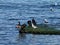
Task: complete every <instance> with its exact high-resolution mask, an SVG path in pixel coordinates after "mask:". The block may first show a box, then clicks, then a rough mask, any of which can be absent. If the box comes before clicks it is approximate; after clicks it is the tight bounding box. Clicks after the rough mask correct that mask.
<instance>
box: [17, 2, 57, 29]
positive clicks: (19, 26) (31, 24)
mask: <svg viewBox="0 0 60 45" xmlns="http://www.w3.org/2000/svg"><path fill="white" fill-rule="evenodd" d="M55 5H58V4H57V3H55ZM50 10H51V11H53V8H52V7H51V8H50ZM27 23H28V26H31V27H33V28H38V27H37V26H36V21H35V19H34V18H33V19H32V21H30V20H29V21H27ZM44 23H48V20H47V19H44ZM25 27H26V24H22V25H21V24H20V22H18V24H17V26H16V28H21V29H23V28H25Z"/></svg>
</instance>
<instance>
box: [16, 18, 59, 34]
mask: <svg viewBox="0 0 60 45" xmlns="http://www.w3.org/2000/svg"><path fill="white" fill-rule="evenodd" d="M27 23H28V25H27V26H26V24H23V25H20V22H19V24H18V26H17V28H19V29H20V30H19V33H31V34H43V35H45V34H49V35H52V34H54V35H60V30H57V29H55V28H52V27H49V26H48V25H47V24H38V25H37V24H36V22H35V20H34V19H32V21H28V22H27ZM45 23H48V22H47V20H46V19H45Z"/></svg>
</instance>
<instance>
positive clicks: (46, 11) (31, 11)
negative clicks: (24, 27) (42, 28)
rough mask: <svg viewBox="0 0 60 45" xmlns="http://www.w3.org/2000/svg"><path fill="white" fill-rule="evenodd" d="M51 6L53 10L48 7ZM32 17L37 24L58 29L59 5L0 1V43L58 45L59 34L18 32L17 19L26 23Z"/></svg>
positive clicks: (59, 23)
mask: <svg viewBox="0 0 60 45" xmlns="http://www.w3.org/2000/svg"><path fill="white" fill-rule="evenodd" d="M51 7H52V8H53V11H51V10H50V8H51ZM32 17H34V18H35V20H36V22H37V24H42V23H44V21H43V20H44V19H47V20H48V22H49V24H48V25H53V27H55V28H56V29H59V30H60V5H54V4H50V3H47V2H45V3H26V2H25V3H0V45H60V35H33V34H19V33H18V29H17V28H15V27H16V24H17V23H18V21H20V22H21V24H23V23H27V21H28V20H31V19H32Z"/></svg>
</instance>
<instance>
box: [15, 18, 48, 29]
mask: <svg viewBox="0 0 60 45" xmlns="http://www.w3.org/2000/svg"><path fill="white" fill-rule="evenodd" d="M27 23H28V26H31V27H32V28H38V27H37V26H36V25H37V24H36V21H35V19H34V18H33V19H32V21H31V20H28V21H27ZM44 23H48V20H47V19H44ZM25 27H26V24H22V25H21V24H20V22H18V24H17V26H16V28H20V29H21V30H23V29H24V28H25Z"/></svg>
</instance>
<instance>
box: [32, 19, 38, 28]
mask: <svg viewBox="0 0 60 45" xmlns="http://www.w3.org/2000/svg"><path fill="white" fill-rule="evenodd" d="M32 27H33V28H37V26H36V21H35V20H34V18H33V19H32Z"/></svg>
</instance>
